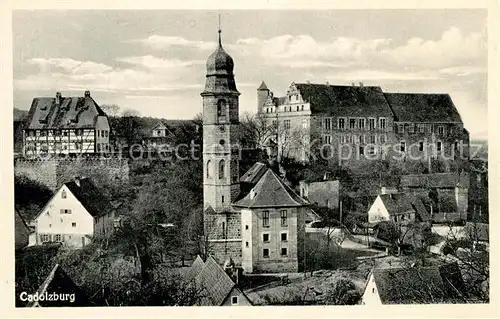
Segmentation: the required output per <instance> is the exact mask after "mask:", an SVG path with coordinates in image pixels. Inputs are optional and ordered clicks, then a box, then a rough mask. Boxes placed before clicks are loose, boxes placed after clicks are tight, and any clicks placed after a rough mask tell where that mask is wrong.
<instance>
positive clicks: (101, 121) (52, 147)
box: [23, 91, 110, 157]
mask: <svg viewBox="0 0 500 319" xmlns="http://www.w3.org/2000/svg"><path fill="white" fill-rule="evenodd" d="M109 130H110V128H109V123H108V117H107V116H106V114H105V113H104V111H103V110H102V109H101V108H100V107H99V105H97V103H96V102H95V101H94V99H92V97H91V96H90V92H89V91H85V94H84V96H83V97H81V96H77V97H63V96H62V95H61V93H59V92H57V93H56V96H55V98H53V97H52V98H50V97H37V98H34V99H33V103H32V104H31V108H30V110H29V113H28V118H27V121H26V125H25V127H24V129H23V155H24V156H25V157H37V156H41V155H49V156H50V155H58V154H64V155H67V154H93V153H100V152H107V151H109Z"/></svg>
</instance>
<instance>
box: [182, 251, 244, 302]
mask: <svg viewBox="0 0 500 319" xmlns="http://www.w3.org/2000/svg"><path fill="white" fill-rule="evenodd" d="M200 261H201V258H200ZM200 265H201V263H199V262H198V263H197V264H196V265H194V266H195V267H196V271H197V272H198V274H197V275H196V276H195V278H194V282H195V285H196V289H198V290H199V296H200V298H199V300H198V303H197V304H198V305H200V306H220V305H222V303H223V302H224V300H226V298H227V296H228V295H229V293H230V292H231V290H232V289H233V288H234V287H235V285H236V284H235V283H234V281H233V280H231V278H229V275H228V274H226V272H225V271H224V269H222V267H221V266H220V265H219V264H218V263H217V262H216V261H215V259H213V257H212V256H209V257H208V258H207V260H206V261H205V263H204V264H203V267H202V268H201V271H200V270H199V269H200ZM191 280H192V279H191Z"/></svg>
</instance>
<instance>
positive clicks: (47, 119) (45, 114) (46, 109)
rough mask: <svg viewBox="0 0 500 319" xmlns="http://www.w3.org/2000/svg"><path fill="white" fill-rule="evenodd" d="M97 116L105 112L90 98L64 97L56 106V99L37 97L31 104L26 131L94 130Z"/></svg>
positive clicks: (103, 114)
mask: <svg viewBox="0 0 500 319" xmlns="http://www.w3.org/2000/svg"><path fill="white" fill-rule="evenodd" d="M97 116H106V114H105V113H104V111H103V110H102V109H101V108H100V107H99V105H97V103H96V102H95V101H94V100H93V99H92V98H91V97H90V95H89V96H85V97H82V96H77V97H74V96H73V97H62V96H61V98H60V103H59V104H56V98H55V97H36V98H34V99H33V102H32V103H31V108H30V110H29V112H28V117H27V120H26V123H27V125H26V127H25V128H26V129H63V128H72V129H80V128H93V127H94V126H95V122H96V118H97Z"/></svg>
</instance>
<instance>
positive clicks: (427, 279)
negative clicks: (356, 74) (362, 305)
mask: <svg viewBox="0 0 500 319" xmlns="http://www.w3.org/2000/svg"><path fill="white" fill-rule="evenodd" d="M457 269H458V266H452V265H451V266H450V265H443V266H441V267H437V266H431V267H408V268H385V269H374V270H373V276H374V279H375V283H376V285H377V290H378V294H379V296H380V300H381V301H382V303H383V304H436V303H460V302H463V301H464V299H463V297H464V296H463V295H462V293H463V290H462V289H463V280H462V277H461V274H460V271H459V270H458V272H457V271H456V270H457ZM461 290H462V291H461Z"/></svg>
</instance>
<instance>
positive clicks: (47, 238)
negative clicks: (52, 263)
mask: <svg viewBox="0 0 500 319" xmlns="http://www.w3.org/2000/svg"><path fill="white" fill-rule="evenodd" d="M41 237H42V238H41V239H42V243H48V242H50V235H47V234H44V235H42V236H41Z"/></svg>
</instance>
